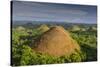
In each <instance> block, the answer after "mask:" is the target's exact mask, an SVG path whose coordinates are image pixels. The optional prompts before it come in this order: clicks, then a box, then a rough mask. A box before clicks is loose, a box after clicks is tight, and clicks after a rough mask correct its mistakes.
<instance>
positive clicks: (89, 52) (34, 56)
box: [12, 27, 97, 66]
mask: <svg viewBox="0 0 100 67" xmlns="http://www.w3.org/2000/svg"><path fill="white" fill-rule="evenodd" d="M42 33H43V32H41V31H40V29H39V30H38V29H26V28H22V27H20V28H13V29H12V65H13V66H19V65H38V64H54V63H55V64H56V63H71V62H84V61H96V60H97V45H96V44H97V40H96V38H97V34H96V32H94V31H91V32H89V31H85V32H81V31H74V32H72V31H71V32H70V33H71V36H72V37H73V39H75V40H76V41H77V42H78V43H79V44H80V47H81V51H80V52H79V51H77V50H76V53H73V54H72V55H70V56H67V55H65V56H61V57H54V56H50V55H46V54H41V53H38V52H35V51H34V50H32V49H31V45H32V44H33V43H34V40H35V39H36V38H37V37H38V36H39V35H41V34H42Z"/></svg>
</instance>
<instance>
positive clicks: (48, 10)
mask: <svg viewBox="0 0 100 67" xmlns="http://www.w3.org/2000/svg"><path fill="white" fill-rule="evenodd" d="M12 11H13V12H12V20H13V21H45V22H46V21H53V22H55V21H56V22H66V23H67V22H71V23H93V24H95V23H97V7H96V6H93V5H74V4H57V3H43V2H26V1H13V5H12Z"/></svg>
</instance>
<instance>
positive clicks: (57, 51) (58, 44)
mask: <svg viewBox="0 0 100 67" xmlns="http://www.w3.org/2000/svg"><path fill="white" fill-rule="evenodd" d="M35 45H36V47H34V48H33V49H34V50H35V51H37V52H40V53H43V54H49V55H52V56H63V55H71V54H72V53H75V51H76V50H80V47H79V45H78V44H77V42H76V41H75V40H73V39H72V38H71V36H70V34H69V32H68V31H66V30H65V29H64V28H62V27H60V26H55V27H52V28H50V29H49V30H48V31H46V32H45V33H43V34H42V35H41V36H40V37H39V38H38V39H37V40H36V41H35Z"/></svg>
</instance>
